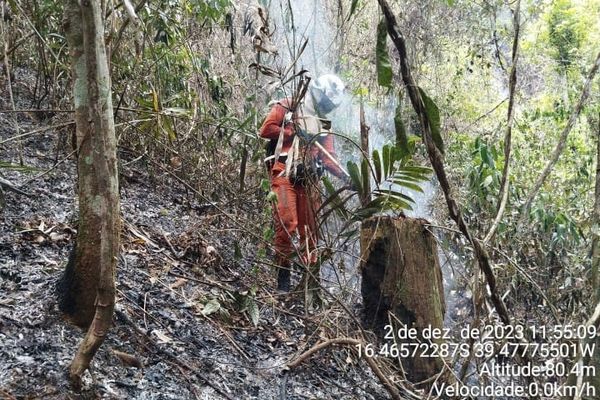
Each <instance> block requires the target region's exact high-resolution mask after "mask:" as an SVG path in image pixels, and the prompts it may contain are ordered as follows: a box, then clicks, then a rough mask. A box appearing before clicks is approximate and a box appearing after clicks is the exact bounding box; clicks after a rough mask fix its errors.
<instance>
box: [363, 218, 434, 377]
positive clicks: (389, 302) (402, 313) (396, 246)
mask: <svg viewBox="0 0 600 400" xmlns="http://www.w3.org/2000/svg"><path fill="white" fill-rule="evenodd" d="M426 223H427V221H425V220H423V219H414V218H408V217H404V216H400V217H390V216H379V217H372V218H369V219H367V220H365V221H364V222H363V224H362V226H361V234H360V248H361V271H362V286H361V292H362V298H363V304H364V312H365V313H364V319H363V321H364V323H365V325H366V327H367V328H369V329H373V330H374V331H375V332H376V333H377V334H378V335H379V337H380V338H381V339H382V340H383V342H384V343H387V344H389V345H392V344H393V342H395V343H396V344H397V346H401V344H402V343H435V344H434V345H431V344H430V345H423V347H422V348H423V349H424V350H427V351H428V352H429V353H431V350H432V347H434V346H436V345H439V344H440V343H442V340H441V339H429V340H428V339H427V338H426V337H428V332H431V331H432V330H433V329H436V328H437V329H439V330H440V332H441V331H442V329H443V324H444V313H445V303H444V289H443V285H442V272H441V268H440V263H439V259H438V249H437V245H436V242H435V238H434V237H433V235H431V233H430V232H429V231H427V230H426V228H425V226H424V224H426ZM388 313H389V314H391V315H388ZM394 316H395V318H394ZM399 321H400V322H399ZM390 323H391V325H392V328H391V329H390V328H389V327H385V326H386V325H390ZM402 329H403V330H404V331H406V329H412V330H413V331H416V332H417V334H416V338H415V339H406V338H402V337H399V336H398V332H399V330H402ZM426 329H427V330H426ZM424 330H425V337H424V336H423V333H424ZM390 332H394V340H390V339H389V334H390ZM386 334H387V335H388V339H386V338H385V337H384V336H385V335H386ZM401 336H402V335H401ZM405 346H406V345H405ZM410 349H411V352H412V349H413V347H410ZM419 350H421V348H419ZM401 362H402V366H403V368H404V371H405V372H406V375H407V378H408V379H409V380H411V381H412V382H420V381H423V380H426V379H428V378H430V377H432V376H433V375H435V374H437V373H439V372H440V371H441V370H442V367H443V360H442V359H441V358H430V357H424V356H423V355H421V356H419V352H418V353H417V355H416V356H415V357H407V358H401Z"/></svg>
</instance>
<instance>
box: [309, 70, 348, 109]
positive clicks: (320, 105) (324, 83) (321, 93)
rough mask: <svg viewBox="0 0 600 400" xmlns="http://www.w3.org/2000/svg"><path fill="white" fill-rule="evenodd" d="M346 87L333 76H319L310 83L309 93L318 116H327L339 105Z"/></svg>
mask: <svg viewBox="0 0 600 400" xmlns="http://www.w3.org/2000/svg"><path fill="white" fill-rule="evenodd" d="M345 88H346V85H344V82H342V80H341V79H340V78H338V77H337V76H336V75H333V74H326V75H321V76H320V77H318V78H317V79H315V80H314V81H311V82H310V92H311V94H312V96H313V98H314V100H315V108H316V109H317V111H318V112H319V113H320V114H323V115H325V114H329V113H330V112H331V111H333V109H335V108H336V107H337V106H339V105H340V103H341V102H342V97H343V94H344V89H345Z"/></svg>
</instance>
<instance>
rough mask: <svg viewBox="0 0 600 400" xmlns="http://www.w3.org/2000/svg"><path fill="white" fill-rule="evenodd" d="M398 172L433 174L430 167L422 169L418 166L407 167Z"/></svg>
mask: <svg viewBox="0 0 600 400" xmlns="http://www.w3.org/2000/svg"><path fill="white" fill-rule="evenodd" d="M398 172H402V173H405V172H415V173H417V174H431V173H432V172H433V171H432V170H431V168H428V167H420V166H418V165H406V166H404V167H402V168H400V169H399V170H398Z"/></svg>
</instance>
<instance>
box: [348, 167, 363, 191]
mask: <svg viewBox="0 0 600 400" xmlns="http://www.w3.org/2000/svg"><path fill="white" fill-rule="evenodd" d="M346 167H347V168H348V174H349V175H350V179H351V180H352V184H353V185H354V187H355V188H356V191H357V192H358V194H359V196H362V194H363V191H364V190H363V187H362V180H361V179H360V172H359V171H358V166H357V165H356V164H355V163H353V162H352V161H348V163H347V164H346Z"/></svg>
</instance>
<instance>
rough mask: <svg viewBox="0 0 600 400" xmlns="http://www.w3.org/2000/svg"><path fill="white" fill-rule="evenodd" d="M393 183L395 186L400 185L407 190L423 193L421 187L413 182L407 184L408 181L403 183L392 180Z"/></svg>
mask: <svg viewBox="0 0 600 400" xmlns="http://www.w3.org/2000/svg"><path fill="white" fill-rule="evenodd" d="M392 183H393V184H394V185H398V186H402V187H405V188H407V189H411V190H414V191H415V192H419V193H423V189H421V186H419V185H417V184H416V183H413V182H407V181H403V180H396V179H394V180H392Z"/></svg>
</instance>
